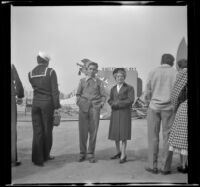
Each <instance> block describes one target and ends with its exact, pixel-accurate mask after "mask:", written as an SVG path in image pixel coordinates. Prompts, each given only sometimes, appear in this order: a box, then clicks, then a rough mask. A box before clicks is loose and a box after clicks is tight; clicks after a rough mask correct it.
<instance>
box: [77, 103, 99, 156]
mask: <svg viewBox="0 0 200 187" xmlns="http://www.w3.org/2000/svg"><path fill="white" fill-rule="evenodd" d="M99 118H100V108H94V107H90V108H89V111H88V112H83V111H81V110H79V145H80V155H86V154H89V155H90V156H94V153H95V146H96V138H97V132H98V127H99ZM88 134H89V146H88V151H87V140H88Z"/></svg>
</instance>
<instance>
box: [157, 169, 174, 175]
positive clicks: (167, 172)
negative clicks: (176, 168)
mask: <svg viewBox="0 0 200 187" xmlns="http://www.w3.org/2000/svg"><path fill="white" fill-rule="evenodd" d="M160 173H161V174H162V175H169V174H171V171H163V170H160Z"/></svg>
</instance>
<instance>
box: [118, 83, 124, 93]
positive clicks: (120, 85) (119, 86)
mask: <svg viewBox="0 0 200 187" xmlns="http://www.w3.org/2000/svg"><path fill="white" fill-rule="evenodd" d="M122 85H123V84H118V85H117V92H118V93H119V90H120V88H121V87H122Z"/></svg>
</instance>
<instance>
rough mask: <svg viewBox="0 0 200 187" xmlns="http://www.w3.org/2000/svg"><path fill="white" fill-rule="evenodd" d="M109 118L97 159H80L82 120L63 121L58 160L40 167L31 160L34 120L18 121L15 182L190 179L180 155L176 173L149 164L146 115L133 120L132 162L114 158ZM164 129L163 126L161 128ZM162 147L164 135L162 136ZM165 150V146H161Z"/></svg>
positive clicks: (57, 135) (56, 136)
mask: <svg viewBox="0 0 200 187" xmlns="http://www.w3.org/2000/svg"><path fill="white" fill-rule="evenodd" d="M108 128H109V121H108V120H101V121H100V125H99V130H98V136H97V144H96V158H97V159H98V162H97V163H89V162H88V161H87V160H86V161H84V162H81V163H79V162H77V159H78V156H79V139H78V122H77V121H69V122H66V121H63V122H61V124H60V126H59V127H54V130H53V147H52V151H51V154H52V155H54V156H55V159H54V160H51V161H48V162H46V163H45V166H44V167H38V166H35V165H33V164H32V162H31V147H32V124H31V122H30V121H29V122H28V121H23V122H20V121H19V122H18V157H19V159H20V160H21V161H22V165H20V166H18V167H12V184H30V183H32V184H33V183H37V184H38V183H88V184H91V183H133V184H135V183H137V184H138V183H147V184H148V183H164V184H168V183H187V175H186V174H181V173H178V172H177V171H176V167H177V165H178V163H179V156H178V155H176V154H175V155H174V157H173V164H172V174H170V175H165V176H163V175H161V174H157V175H155V174H151V173H149V172H147V171H145V169H144V167H145V166H146V164H147V123H146V120H145V119H138V120H132V139H131V140H130V141H128V145H127V157H128V162H126V163H124V164H119V163H118V162H119V160H110V156H112V155H114V154H115V147H114V142H113V141H110V140H108V138H107V137H108ZM161 131H162V129H161ZM160 147H162V136H160ZM160 151H161V148H160Z"/></svg>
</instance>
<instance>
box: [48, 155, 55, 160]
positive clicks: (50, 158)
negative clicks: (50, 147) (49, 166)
mask: <svg viewBox="0 0 200 187" xmlns="http://www.w3.org/2000/svg"><path fill="white" fill-rule="evenodd" d="M53 159H55V157H54V156H49V157H48V158H47V160H53Z"/></svg>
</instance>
